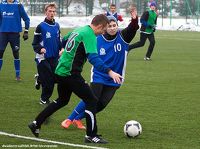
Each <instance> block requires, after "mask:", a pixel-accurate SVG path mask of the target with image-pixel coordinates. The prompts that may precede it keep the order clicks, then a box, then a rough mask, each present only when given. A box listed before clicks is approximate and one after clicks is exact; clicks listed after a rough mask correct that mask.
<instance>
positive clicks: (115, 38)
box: [61, 7, 139, 129]
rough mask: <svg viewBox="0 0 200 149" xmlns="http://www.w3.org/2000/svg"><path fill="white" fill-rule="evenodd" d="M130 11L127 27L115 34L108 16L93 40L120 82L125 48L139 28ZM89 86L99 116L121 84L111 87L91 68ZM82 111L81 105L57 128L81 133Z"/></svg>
mask: <svg viewBox="0 0 200 149" xmlns="http://www.w3.org/2000/svg"><path fill="white" fill-rule="evenodd" d="M130 10H131V11H130V13H131V16H132V18H131V22H130V24H129V25H128V27H126V28H125V29H123V30H118V24H117V20H116V19H115V17H113V16H108V19H109V25H108V28H107V31H106V33H105V34H103V35H99V36H98V37H97V49H98V54H99V56H100V58H101V59H102V60H103V62H104V63H105V64H106V65H108V66H109V67H110V68H111V69H112V70H114V71H115V72H117V73H119V74H120V75H122V76H123V78H124V76H125V67H126V60H127V54H128V52H129V49H128V46H129V43H130V42H131V40H132V39H133V38H134V36H135V34H136V31H137V30H138V28H139V26H138V17H137V10H136V8H135V7H131V9H130ZM123 81H124V79H123ZM90 86H91V88H92V90H93V92H94V94H95V95H96V96H97V98H98V102H97V110H96V111H97V112H100V111H102V110H103V109H104V108H105V107H106V106H107V105H108V103H109V102H110V101H111V99H112V98H113V97H114V94H115V92H116V90H117V89H119V87H120V86H121V84H117V83H115V82H114V81H113V80H112V79H111V78H110V77H109V76H108V75H107V74H106V73H104V72H100V71H98V70H97V69H96V68H92V70H91V85H90ZM84 111H85V103H84V101H81V102H80V103H79V104H78V105H77V107H76V108H75V109H74V111H73V112H72V114H71V115H70V116H69V117H68V118H67V119H66V120H64V121H63V122H62V123H61V126H62V127H64V128H68V127H69V126H70V125H71V124H74V125H75V126H76V127H77V128H79V129H85V126H84V125H83V124H82V121H81V119H82V118H84V117H85V112H84Z"/></svg>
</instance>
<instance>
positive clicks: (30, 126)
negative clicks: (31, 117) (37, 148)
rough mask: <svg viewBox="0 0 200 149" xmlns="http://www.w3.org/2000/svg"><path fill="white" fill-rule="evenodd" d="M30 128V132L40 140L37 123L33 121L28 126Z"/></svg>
mask: <svg viewBox="0 0 200 149" xmlns="http://www.w3.org/2000/svg"><path fill="white" fill-rule="evenodd" d="M28 127H29V128H30V130H31V132H32V133H33V134H34V136H35V137H37V138H38V137H39V133H40V129H39V128H38V127H37V125H36V121H33V122H32V123H30V124H29V125H28Z"/></svg>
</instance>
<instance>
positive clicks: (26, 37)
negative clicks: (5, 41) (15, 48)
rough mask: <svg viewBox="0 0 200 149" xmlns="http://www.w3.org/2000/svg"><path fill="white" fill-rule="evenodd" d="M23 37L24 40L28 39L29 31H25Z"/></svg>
mask: <svg viewBox="0 0 200 149" xmlns="http://www.w3.org/2000/svg"><path fill="white" fill-rule="evenodd" d="M23 39H24V41H25V40H27V39H28V31H24V34H23Z"/></svg>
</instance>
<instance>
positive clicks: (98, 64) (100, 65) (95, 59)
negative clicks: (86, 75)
mask: <svg viewBox="0 0 200 149" xmlns="http://www.w3.org/2000/svg"><path fill="white" fill-rule="evenodd" d="M87 58H88V61H89V62H90V63H91V64H92V65H93V66H94V67H95V68H96V69H97V70H99V71H101V72H104V73H107V74H108V75H109V76H110V77H111V78H112V79H113V80H114V82H115V83H118V84H120V83H121V78H122V76H121V75H119V74H118V73H115V72H114V71H112V70H111V69H110V68H109V67H108V66H107V65H106V64H104V62H103V61H102V60H101V58H99V56H98V54H96V53H89V54H87Z"/></svg>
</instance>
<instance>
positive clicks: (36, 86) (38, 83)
mask: <svg viewBox="0 0 200 149" xmlns="http://www.w3.org/2000/svg"><path fill="white" fill-rule="evenodd" d="M34 78H35V89H36V90H39V89H40V85H41V82H40V80H39V75H38V74H35V77H34Z"/></svg>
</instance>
